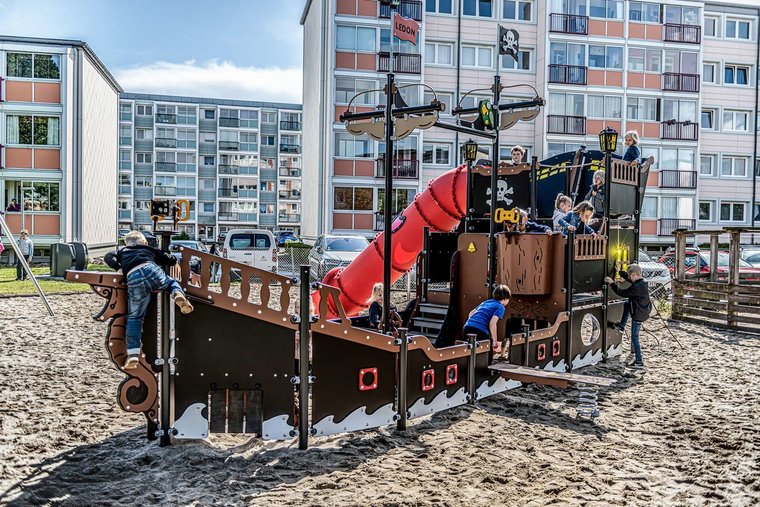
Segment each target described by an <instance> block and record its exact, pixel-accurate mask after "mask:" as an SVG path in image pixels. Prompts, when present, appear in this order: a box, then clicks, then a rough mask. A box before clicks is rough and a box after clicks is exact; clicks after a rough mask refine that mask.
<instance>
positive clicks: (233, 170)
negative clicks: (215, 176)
mask: <svg viewBox="0 0 760 507" xmlns="http://www.w3.org/2000/svg"><path fill="white" fill-rule="evenodd" d="M219 174H240V166H236V165H227V164H220V165H219Z"/></svg>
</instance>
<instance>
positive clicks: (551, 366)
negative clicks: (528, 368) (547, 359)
mask: <svg viewBox="0 0 760 507" xmlns="http://www.w3.org/2000/svg"><path fill="white" fill-rule="evenodd" d="M543 369H544V370H545V371H558V372H564V371H565V360H564V359H560V360H559V362H558V363H557V364H554V363H553V362H551V363H549V364H547V365H546V366H544V368H543Z"/></svg>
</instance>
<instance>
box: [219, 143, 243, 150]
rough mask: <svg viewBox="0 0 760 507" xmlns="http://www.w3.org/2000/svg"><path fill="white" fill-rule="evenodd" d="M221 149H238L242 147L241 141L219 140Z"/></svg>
mask: <svg viewBox="0 0 760 507" xmlns="http://www.w3.org/2000/svg"><path fill="white" fill-rule="evenodd" d="M219 149H220V150H234V151H238V150H239V149H240V143H239V142H237V141H219Z"/></svg>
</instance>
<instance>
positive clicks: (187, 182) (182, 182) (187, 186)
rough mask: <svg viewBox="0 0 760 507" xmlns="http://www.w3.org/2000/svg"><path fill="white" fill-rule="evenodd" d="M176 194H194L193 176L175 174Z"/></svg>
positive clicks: (190, 195) (187, 195)
mask: <svg viewBox="0 0 760 507" xmlns="http://www.w3.org/2000/svg"><path fill="white" fill-rule="evenodd" d="M177 195H178V196H185V197H193V196H195V178H194V177H193V176H177Z"/></svg>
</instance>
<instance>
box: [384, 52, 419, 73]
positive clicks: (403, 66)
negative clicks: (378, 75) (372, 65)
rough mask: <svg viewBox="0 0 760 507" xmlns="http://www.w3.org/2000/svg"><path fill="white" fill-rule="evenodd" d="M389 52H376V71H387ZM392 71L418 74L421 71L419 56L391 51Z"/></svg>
mask: <svg viewBox="0 0 760 507" xmlns="http://www.w3.org/2000/svg"><path fill="white" fill-rule="evenodd" d="M389 61H390V53H388V52H381V53H378V54H377V71H378V72H388V62H389ZM393 72H398V73H399V74H420V73H421V72H422V59H421V56H420V55H418V54H414V53H393Z"/></svg>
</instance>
